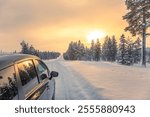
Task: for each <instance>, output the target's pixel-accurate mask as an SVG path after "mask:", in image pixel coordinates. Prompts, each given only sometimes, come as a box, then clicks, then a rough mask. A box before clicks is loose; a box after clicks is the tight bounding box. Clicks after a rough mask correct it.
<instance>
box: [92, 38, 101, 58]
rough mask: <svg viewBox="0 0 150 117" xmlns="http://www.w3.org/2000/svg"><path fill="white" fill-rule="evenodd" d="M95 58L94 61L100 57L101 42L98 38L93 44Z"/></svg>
mask: <svg viewBox="0 0 150 117" xmlns="http://www.w3.org/2000/svg"><path fill="white" fill-rule="evenodd" d="M94 50H95V52H94V53H95V60H96V61H100V57H101V44H100V42H99V39H97V42H96V44H95V49H94Z"/></svg>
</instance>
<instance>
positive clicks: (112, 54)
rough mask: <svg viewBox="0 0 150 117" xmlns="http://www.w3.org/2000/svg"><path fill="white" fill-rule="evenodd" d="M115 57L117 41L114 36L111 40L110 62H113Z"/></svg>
mask: <svg viewBox="0 0 150 117" xmlns="http://www.w3.org/2000/svg"><path fill="white" fill-rule="evenodd" d="M116 56H117V41H116V38H115V36H113V37H112V39H111V61H115V60H116Z"/></svg>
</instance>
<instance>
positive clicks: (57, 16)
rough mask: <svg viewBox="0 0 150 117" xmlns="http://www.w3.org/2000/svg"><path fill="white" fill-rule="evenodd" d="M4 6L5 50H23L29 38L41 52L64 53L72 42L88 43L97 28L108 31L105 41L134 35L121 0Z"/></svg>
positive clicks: (0, 23) (1, 31)
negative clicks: (23, 41) (129, 28)
mask: <svg viewBox="0 0 150 117" xmlns="http://www.w3.org/2000/svg"><path fill="white" fill-rule="evenodd" d="M0 8H1V12H0V14H1V15H0V41H1V43H0V50H2V51H4V52H12V51H15V50H16V51H19V50H20V42H21V41H22V40H25V41H26V42H27V43H29V44H31V45H33V46H34V47H35V48H36V49H39V50H40V51H58V52H61V53H62V52H65V51H66V50H67V48H68V44H69V43H70V42H71V41H78V40H81V42H83V43H84V44H85V45H87V46H88V45H89V44H90V43H89V39H88V35H90V34H91V33H92V32H93V31H101V32H104V35H103V37H101V38H100V40H101V41H103V38H104V36H107V35H108V36H110V37H111V36H113V35H115V37H116V39H117V40H118V39H119V37H120V36H121V35H122V34H125V36H126V37H128V36H129V37H132V36H131V34H130V33H129V32H125V31H124V28H125V27H126V26H127V25H128V24H127V22H126V21H125V20H123V19H122V16H123V15H125V13H127V10H126V6H125V3H124V1H120V0H115V1H109V0H93V1H90V0H82V1H79V0H72V1H66V0H58V1H57V2H56V1H55V0H50V1H45V2H42V1H38V2H37V0H31V1H26V0H22V1H20V0H14V1H11V0H7V1H0ZM118 11H119V12H118ZM148 31H149V30H148ZM133 38H134V37H133ZM101 43H102V42H101ZM147 47H150V38H147Z"/></svg>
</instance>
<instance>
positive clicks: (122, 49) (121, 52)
mask: <svg viewBox="0 0 150 117" xmlns="http://www.w3.org/2000/svg"><path fill="white" fill-rule="evenodd" d="M126 51H127V41H126V39H125V36H124V34H122V35H121V37H120V43H119V48H118V61H119V63H122V64H126V58H125V56H126Z"/></svg>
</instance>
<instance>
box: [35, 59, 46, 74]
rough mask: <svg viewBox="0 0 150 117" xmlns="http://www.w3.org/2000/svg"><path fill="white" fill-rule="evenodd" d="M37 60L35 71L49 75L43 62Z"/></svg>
mask: <svg viewBox="0 0 150 117" xmlns="http://www.w3.org/2000/svg"><path fill="white" fill-rule="evenodd" d="M36 62H37V72H38V74H39V76H40V75H42V74H46V75H47V76H49V74H48V73H49V72H48V69H47V67H46V65H45V64H44V63H42V62H41V61H36Z"/></svg>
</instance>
